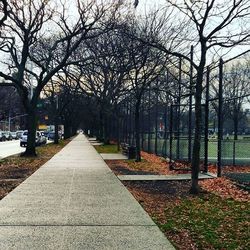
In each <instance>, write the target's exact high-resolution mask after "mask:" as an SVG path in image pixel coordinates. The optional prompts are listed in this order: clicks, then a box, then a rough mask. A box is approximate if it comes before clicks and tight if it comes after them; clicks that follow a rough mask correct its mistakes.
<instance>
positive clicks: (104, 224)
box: [0, 135, 174, 250]
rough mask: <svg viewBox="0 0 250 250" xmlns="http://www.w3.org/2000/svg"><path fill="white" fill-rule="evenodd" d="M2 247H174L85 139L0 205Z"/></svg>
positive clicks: (22, 185)
mask: <svg viewBox="0 0 250 250" xmlns="http://www.w3.org/2000/svg"><path fill="white" fill-rule="evenodd" d="M0 249H4V250H7V249H18V250H20V249H36V250H37V249H87V250H89V249H136V250H137V249H150V250H153V249H154V250H157V249H174V248H173V247H172V245H171V244H170V243H169V241H168V240H167V239H166V238H165V236H164V235H163V234H162V233H161V232H160V230H159V229H158V227H157V226H156V225H155V224H154V222H153V221H152V220H151V219H150V217H149V216H148V215H147V214H146V213H145V211H144V210H143V209H142V207H141V206H140V205H139V204H138V203H137V201H136V200H135V199H134V198H133V196H132V195H131V194H130V193H129V192H128V191H127V189H126V188H125V187H124V186H123V185H122V183H121V182H120V181H119V180H118V178H117V177H115V175H114V174H113V173H112V172H111V170H110V169H109V168H108V167H107V165H106V164H105V162H104V161H103V159H102V158H101V156H100V155H99V154H98V153H97V152H96V151H95V149H94V148H93V147H92V146H91V145H90V143H89V142H88V141H87V139H86V138H85V137H84V136H83V135H79V136H77V137H76V138H75V139H74V140H73V141H72V142H70V143H69V144H68V145H67V146H66V147H65V148H64V149H63V150H62V151H60V152H59V153H58V154H56V155H55V156H54V157H53V158H52V159H51V160H50V161H48V162H47V163H46V164H45V165H44V166H42V167H41V168H40V169H39V170H38V171H36V172H35V173H34V174H33V175H32V176H31V177H29V178H28V179H26V180H25V181H24V182H23V183H22V184H21V185H19V186H18V187H17V188H16V189H15V190H13V191H12V192H11V193H10V194H9V195H7V196H6V197H5V198H4V199H2V200H1V201H0Z"/></svg>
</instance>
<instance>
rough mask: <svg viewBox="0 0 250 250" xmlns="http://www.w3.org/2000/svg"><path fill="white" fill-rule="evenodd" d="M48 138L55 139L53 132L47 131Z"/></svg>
mask: <svg viewBox="0 0 250 250" xmlns="http://www.w3.org/2000/svg"><path fill="white" fill-rule="evenodd" d="M48 140H50V141H54V140H55V132H49V133H48Z"/></svg>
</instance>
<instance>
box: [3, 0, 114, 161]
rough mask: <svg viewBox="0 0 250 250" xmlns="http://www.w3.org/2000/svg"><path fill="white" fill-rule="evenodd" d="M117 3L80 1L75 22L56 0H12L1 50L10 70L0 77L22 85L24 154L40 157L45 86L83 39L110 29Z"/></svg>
mask: <svg viewBox="0 0 250 250" xmlns="http://www.w3.org/2000/svg"><path fill="white" fill-rule="evenodd" d="M118 7H119V6H118V5H117V4H115V5H113V4H111V5H108V4H107V5H100V4H97V1H94V0H93V1H88V2H83V1H82V2H81V1H77V9H78V15H77V18H75V19H74V20H71V19H70V16H67V13H66V10H67V8H66V6H65V5H62V6H61V8H60V9H59V10H57V9H56V8H55V7H53V2H52V1H44V0H39V1H24V2H20V1H16V0H11V1H10V2H9V9H8V13H9V20H10V21H9V22H8V23H5V24H4V34H5V36H4V37H3V38H2V40H3V42H2V43H4V46H2V51H3V52H4V53H6V56H9V57H10V59H11V61H10V62H7V63H6V62H5V64H7V67H8V70H9V72H8V73H7V70H5V71H0V77H2V78H4V79H5V80H6V81H10V82H11V83H12V84H13V85H14V86H15V87H16V88H17V90H18V92H19V94H20V96H21V98H22V101H23V104H24V107H25V109H26V112H27V114H28V131H29V136H28V142H27V148H26V151H25V153H24V155H27V156H33V155H36V152H35V131H36V105H37V101H38V98H39V95H40V93H41V91H42V89H43V87H44V86H45V85H46V84H47V83H48V82H49V81H50V79H51V78H52V77H53V76H54V75H55V74H56V73H57V72H58V71H59V70H61V69H62V68H63V67H64V66H66V65H69V64H71V62H72V60H74V58H72V54H73V53H74V51H75V50H76V49H77V48H78V46H79V45H80V44H81V42H82V41H83V40H86V39H92V38H93V37H96V36H98V35H99V34H100V33H103V32H104V30H105V29H106V28H107V27H110V24H112V22H113V18H114V16H115V13H116V10H117V8H118ZM104 21H105V22H104ZM104 23H105V24H104ZM51 33H53V35H51Z"/></svg>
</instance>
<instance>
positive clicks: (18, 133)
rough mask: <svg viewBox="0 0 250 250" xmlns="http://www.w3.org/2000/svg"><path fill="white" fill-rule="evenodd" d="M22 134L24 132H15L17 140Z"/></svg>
mask: <svg viewBox="0 0 250 250" xmlns="http://www.w3.org/2000/svg"><path fill="white" fill-rule="evenodd" d="M23 132H24V131H23V130H17V131H16V136H17V139H20V138H21V136H22V134H23Z"/></svg>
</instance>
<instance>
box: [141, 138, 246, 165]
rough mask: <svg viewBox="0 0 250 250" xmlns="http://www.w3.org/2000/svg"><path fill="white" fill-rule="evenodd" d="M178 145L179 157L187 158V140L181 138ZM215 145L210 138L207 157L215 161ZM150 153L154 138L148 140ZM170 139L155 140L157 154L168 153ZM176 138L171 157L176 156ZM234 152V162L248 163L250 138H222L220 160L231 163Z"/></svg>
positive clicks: (145, 146) (152, 148)
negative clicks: (235, 139)
mask: <svg viewBox="0 0 250 250" xmlns="http://www.w3.org/2000/svg"><path fill="white" fill-rule="evenodd" d="M179 145H180V147H179V149H180V150H179V159H180V160H181V159H183V160H185V159H187V158H188V140H187V139H181V140H180V144H179ZM217 146H218V143H217V141H215V140H210V141H209V143H208V158H209V161H210V162H216V160H217V152H218V151H217ZM143 148H144V150H145V151H147V150H148V140H147V139H145V140H144V142H143ZM150 149H151V153H154V152H155V140H154V139H151V141H150ZM169 149H170V141H169V140H167V142H166V141H165V140H164V139H158V142H157V154H158V155H169V151H170V150H169ZM176 149H177V140H173V142H172V155H173V158H177V150H176ZM204 152H205V151H204V142H202V145H201V158H203V157H204V154H205V153H204ZM234 152H235V163H236V164H239V165H247V164H249V165H250V140H245V139H239V140H237V141H233V140H223V141H222V160H223V163H225V164H233V155H234Z"/></svg>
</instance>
